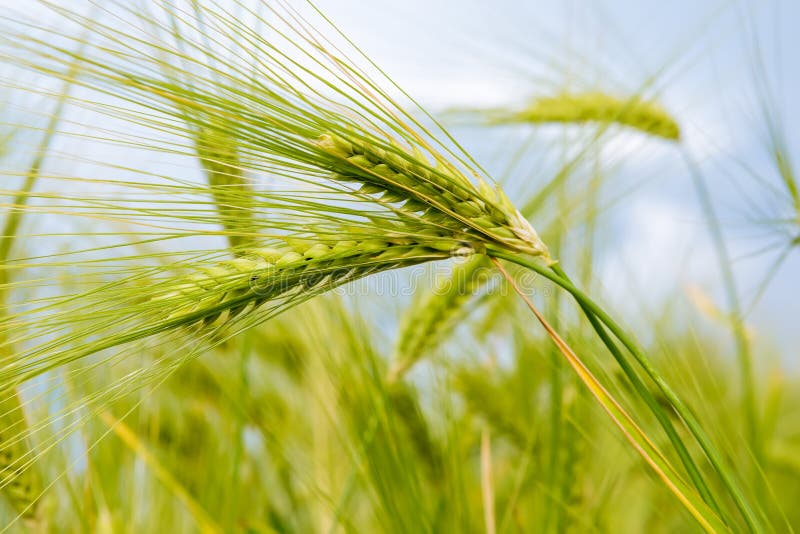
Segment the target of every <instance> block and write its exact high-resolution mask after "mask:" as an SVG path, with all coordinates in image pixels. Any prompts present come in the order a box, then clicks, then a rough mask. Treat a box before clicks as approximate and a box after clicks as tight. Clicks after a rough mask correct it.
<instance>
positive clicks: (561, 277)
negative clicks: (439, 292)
mask: <svg viewBox="0 0 800 534" xmlns="http://www.w3.org/2000/svg"><path fill="white" fill-rule="evenodd" d="M491 255H492V256H494V257H496V258H499V259H504V260H507V261H510V262H512V263H516V264H517V265H520V266H522V267H525V268H528V269H530V270H532V271H534V272H536V273H537V274H540V275H542V276H544V277H545V278H547V279H548V280H551V281H552V282H554V283H556V284H557V285H559V286H560V287H562V288H563V289H565V290H566V291H568V292H569V293H570V294H572V296H573V297H574V298H575V300H576V301H577V302H578V304H580V305H581V306H584V307H585V308H586V309H587V310H589V311H590V312H591V313H592V315H594V316H595V317H596V318H597V319H599V320H600V321H601V322H602V323H603V324H604V325H605V326H606V327H607V328H608V329H609V331H610V332H611V333H612V334H613V335H614V336H615V337H616V338H617V339H618V340H619V341H620V342H621V343H622V344H623V346H625V348H626V349H627V350H628V351H629V352H630V353H631V355H633V357H634V359H635V360H636V361H637V363H638V364H639V365H640V366H641V367H642V369H644V371H645V373H646V374H647V376H648V377H649V378H650V379H651V380H652V381H653V382H654V383H655V384H656V385H657V386H658V388H659V390H660V391H661V392H662V394H663V395H664V397H665V398H666V399H667V400H668V401H669V402H670V404H671V405H672V407H673V409H674V410H675V412H676V413H677V414H678V415H679V416H680V417H681V419H682V420H683V422H684V423H685V425H686V428H687V429H688V430H689V432H691V434H692V436H694V438H695V440H697V443H698V444H699V445H700V447H701V449H702V450H703V452H704V453H705V455H706V457H707V458H708V460H709V462H710V463H711V465H712V466H713V467H714V470H715V471H716V472H717V474H718V475H719V477H720V479H721V480H722V482H723V484H724V485H725V488H726V489H727V490H728V492H729V493H730V494H731V496H732V497H733V500H734V502H735V504H736V507H737V509H738V510H739V512H740V513H741V515H742V517H743V519H744V520H745V522H746V524H747V526H748V530H749V531H751V532H762V531H763V528H762V527H761V525H760V523H759V520H758V519H757V517H756V514H755V512H754V511H753V509H752V508H751V507H750V505H749V504H748V502H747V500H746V499H745V497H744V493H743V491H742V490H741V488H740V487H739V485H738V483H737V481H736V480H735V478H734V477H733V475H732V474H731V473H730V471H729V470H728V468H727V467H726V465H725V463H724V461H723V460H722V457H721V455H720V453H719V452H718V451H717V450H716V448H715V447H714V445H713V444H712V442H711V440H710V439H709V437H708V435H707V434H706V433H705V431H704V430H703V428H702V427H701V426H700V423H699V422H698V420H697V419H696V418H695V416H694V415H693V414H692V412H691V411H690V410H689V408H688V407H687V406H686V405H685V404H684V403H683V401H681V400H680V398H679V397H678V396H677V394H676V393H675V392H674V391H673V390H672V388H671V387H670V386H669V385H668V384H667V383H666V381H665V380H664V379H663V378H662V377H661V375H660V374H659V373H658V372H657V371H656V369H655V368H654V367H653V364H652V363H651V362H650V360H649V359H648V358H647V356H646V355H645V353H644V351H643V350H642V349H640V348H639V347H638V345H637V343H636V342H635V341H634V340H633V338H632V337H631V336H629V335H628V334H627V333H626V332H625V331H624V330H623V329H622V328H621V327H620V326H619V325H618V324H617V323H616V322H615V321H614V320H613V319H612V318H611V317H610V316H609V315H608V314H607V313H606V312H605V311H604V310H603V309H602V308H601V307H600V306H599V305H598V304H597V303H596V302H594V301H593V300H592V299H591V298H589V297H588V296H587V295H586V294H585V293H583V292H582V291H581V290H579V289H578V288H577V287H575V286H574V285H573V284H572V282H571V281H570V280H569V278H568V277H567V276H566V274H565V273H564V271H563V270H562V269H561V268H560V267H559V266H558V265H557V264H554V265H551V266H550V268H548V267H546V266H544V265H541V264H539V263H538V262H537V261H536V260H533V259H529V258H526V257H523V256H520V255H516V254H512V253H508V252H504V251H500V250H496V251H492V252H491Z"/></svg>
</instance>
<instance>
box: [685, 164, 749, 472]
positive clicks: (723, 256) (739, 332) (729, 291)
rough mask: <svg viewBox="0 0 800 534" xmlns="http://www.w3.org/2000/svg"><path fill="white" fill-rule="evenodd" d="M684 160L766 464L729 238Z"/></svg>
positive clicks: (697, 177) (695, 170) (744, 401)
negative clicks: (703, 221)
mask: <svg viewBox="0 0 800 534" xmlns="http://www.w3.org/2000/svg"><path fill="white" fill-rule="evenodd" d="M683 155H684V159H685V161H686V164H687V166H688V167H689V171H690V174H691V176H692V181H693V183H694V187H695V191H696V192H697V197H698V199H699V200H700V206H701V207H702V209H703V211H704V212H705V216H706V219H707V220H708V225H709V232H710V234H711V240H712V241H713V243H714V249H715V251H716V254H717V261H718V263H719V270H720V274H721V275H722V286H723V288H724V290H725V296H726V300H727V301H728V311H729V320H730V327H731V330H732V332H733V337H734V340H735V342H736V356H737V361H738V362H739V375H740V376H739V380H740V382H741V386H740V387H741V389H742V411H743V412H744V421H745V435H746V438H747V443H748V444H749V445H750V449H751V450H752V452H753V457H754V458H755V460H756V463H757V464H758V465H762V460H763V451H762V447H761V442H760V441H761V440H760V439H759V432H758V415H757V410H756V396H755V381H754V378H753V355H752V352H751V350H750V343H749V341H748V339H747V332H746V331H745V325H744V318H743V315H742V307H741V303H740V301H739V291H738V290H737V288H736V279H735V277H734V274H733V269H732V268H731V260H730V254H729V253H728V248H727V246H726V245H725V237H724V235H723V234H722V227H721V225H720V222H719V217H718V216H717V213H716V210H715V209H714V205H713V203H712V202H711V196H710V195H709V192H708V187H706V183H705V180H704V179H703V175H702V174H701V173H700V170H699V169H698V168H697V166H696V165H695V164H694V162H693V161H692V160H691V159H690V157H689V155H688V154H687V153H686V152H685V151H684V152H683Z"/></svg>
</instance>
